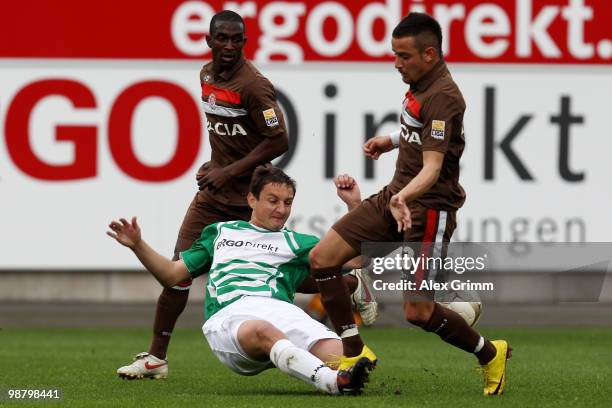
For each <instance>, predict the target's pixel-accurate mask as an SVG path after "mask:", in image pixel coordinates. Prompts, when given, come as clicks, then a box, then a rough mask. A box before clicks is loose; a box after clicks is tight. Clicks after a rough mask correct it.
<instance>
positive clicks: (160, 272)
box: [106, 217, 190, 287]
mask: <svg viewBox="0 0 612 408" xmlns="http://www.w3.org/2000/svg"><path fill="white" fill-rule="evenodd" d="M108 227H109V228H110V229H111V230H112V232H111V231H107V232H106V234H107V235H108V236H110V237H112V238H114V239H115V240H116V241H117V242H119V243H120V244H121V245H123V246H126V247H128V248H130V249H131V250H132V251H133V252H134V254H135V255H136V257H138V259H139V260H140V262H141V263H142V265H143V266H144V267H145V268H147V270H148V271H149V272H151V274H152V275H153V276H154V277H155V279H157V280H158V281H159V283H161V284H162V285H164V286H165V287H172V286H174V285H176V284H178V283H179V282H182V281H184V280H185V279H187V278H189V277H190V275H189V272H188V270H187V266H186V265H185V263H184V262H183V261H182V260H178V261H171V260H170V259H168V258H166V257H164V256H162V255H160V254H159V253H158V252H156V251H155V250H154V249H153V248H151V247H150V246H149V244H147V243H146V242H145V240H143V239H142V234H141V231H140V226H139V225H138V221H137V220H136V217H132V220H131V222H128V221H127V220H126V219H125V218H120V219H119V221H114V220H113V221H111V223H110V224H108Z"/></svg>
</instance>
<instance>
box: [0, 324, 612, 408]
mask: <svg viewBox="0 0 612 408" xmlns="http://www.w3.org/2000/svg"><path fill="white" fill-rule="evenodd" d="M362 333H363V336H364V338H365V339H366V341H367V343H368V344H369V345H370V346H371V347H372V348H373V349H374V350H375V351H376V352H377V354H378V357H379V359H380V360H379V367H378V368H377V369H376V370H375V371H374V373H373V374H372V381H371V383H370V384H369V385H368V387H367V389H366V391H365V393H364V394H363V395H362V396H361V397H331V396H326V395H322V394H319V393H318V392H316V391H315V390H314V389H313V388H311V387H309V386H308V385H306V384H303V383H302V382H300V381H298V380H296V379H293V378H290V377H287V376H285V375H283V374H282V373H281V372H279V371H277V370H268V371H267V372H265V373H263V374H260V375H258V376H255V377H241V376H238V375H236V374H234V373H233V372H231V371H230V370H228V369H226V368H225V367H223V366H222V365H221V364H220V363H219V362H218V361H217V360H216V358H215V357H214V356H213V355H212V354H211V352H210V349H209V348H208V345H207V344H206V342H205V340H204V337H203V336H202V333H201V332H200V331H199V330H197V329H180V330H177V331H176V332H175V333H174V335H173V337H174V338H173V342H172V344H171V347H170V354H169V361H170V375H169V378H168V379H167V380H161V381H153V380H140V381H128V380H121V379H119V378H118V377H117V376H116V375H115V370H116V369H117V367H118V366H120V365H123V364H124V363H127V362H128V360H129V357H130V355H132V354H136V353H137V352H140V351H143V350H144V349H146V346H147V342H148V341H149V338H150V336H149V331H148V330H145V329H129V330H128V329H99V330H93V329H12V328H4V329H2V330H0V389H3V390H4V391H3V392H6V389H7V388H29V389H32V388H34V389H36V388H37V389H41V388H45V389H46V388H60V389H61V390H62V392H63V397H62V400H61V401H59V403H58V404H57V405H58V406H59V405H61V406H79V407H80V406H104V407H106V406H121V407H128V406H134V407H142V406H150V407H156V406H159V407H170V406H203V407H210V408H213V407H214V408H230V407H283V408H289V407H291V408H294V407H296V408H300V407H308V408H319V407H360V408H364V407H394V408H396V407H444V408H454V407H462V408H463V407H481V406H482V407H494V406H495V407H496V406H502V407H606V406H608V407H609V406H612V386H611V384H612V375H611V373H612V357H611V356H612V352H611V348H610V346H611V345H612V328H605V329H595V328H564V329H544V328H538V329H532V328H529V329H518V328H507V329H484V330H483V334H484V335H486V336H487V337H489V338H506V339H508V340H509V341H510V344H511V346H512V347H513V348H514V355H513V357H512V359H511V360H510V361H509V368H508V383H507V389H506V393H505V394H504V395H503V396H501V397H489V398H486V397H483V396H482V388H481V379H480V376H479V372H478V370H477V368H476V367H477V364H476V360H475V359H474V358H473V357H472V356H470V355H467V354H465V353H464V352H462V351H460V350H457V349H454V348H453V347H450V346H448V345H446V344H444V343H443V342H442V341H440V340H439V339H438V338H437V337H436V336H435V335H432V334H428V333H424V332H421V331H419V330H415V329H407V328H374V329H369V330H362ZM3 398H5V397H3ZM3 404H6V405H7V406H9V405H10V406H24V405H22V404H25V405H30V404H29V403H24V402H23V401H21V402H16V403H15V404H12V403H10V402H7V401H6V399H4V400H2V399H1V398H0V405H3ZM33 404H34V405H36V406H41V404H44V405H46V403H41V402H37V403H33Z"/></svg>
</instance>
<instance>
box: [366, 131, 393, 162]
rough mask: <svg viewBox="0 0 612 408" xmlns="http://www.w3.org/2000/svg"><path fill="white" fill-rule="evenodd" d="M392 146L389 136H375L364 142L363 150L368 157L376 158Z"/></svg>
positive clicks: (391, 148)
mask: <svg viewBox="0 0 612 408" xmlns="http://www.w3.org/2000/svg"><path fill="white" fill-rule="evenodd" d="M393 148H394V146H393V142H392V141H391V137H390V136H375V137H373V138H371V139H368V141H367V142H365V144H364V145H363V152H364V153H365V155H366V156H367V157H369V158H370V159H373V160H378V158H379V157H380V155H381V154H383V153H386V152H388V151H391V150H393Z"/></svg>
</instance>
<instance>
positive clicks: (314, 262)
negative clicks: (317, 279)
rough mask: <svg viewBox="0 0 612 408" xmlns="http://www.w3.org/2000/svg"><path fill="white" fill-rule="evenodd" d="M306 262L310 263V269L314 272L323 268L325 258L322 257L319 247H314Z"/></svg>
mask: <svg viewBox="0 0 612 408" xmlns="http://www.w3.org/2000/svg"><path fill="white" fill-rule="evenodd" d="M308 262H309V263H310V269H311V271H312V272H313V274H314V272H315V271H317V270H320V269H321V268H325V267H326V265H325V258H324V257H323V255H322V253H321V250H320V249H319V245H317V246H315V247H314V248H313V249H312V250H311V251H310V254H308Z"/></svg>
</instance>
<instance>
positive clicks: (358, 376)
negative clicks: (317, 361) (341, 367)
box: [336, 357, 373, 395]
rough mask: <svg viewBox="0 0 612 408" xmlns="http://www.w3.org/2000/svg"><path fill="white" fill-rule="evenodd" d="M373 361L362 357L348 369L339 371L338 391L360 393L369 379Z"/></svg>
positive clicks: (348, 393)
mask: <svg viewBox="0 0 612 408" xmlns="http://www.w3.org/2000/svg"><path fill="white" fill-rule="evenodd" d="M372 369H373V364H372V362H371V361H370V360H369V359H368V358H367V357H361V358H360V359H359V360H357V362H356V363H355V364H354V365H353V366H352V367H351V368H349V369H348V370H346V371H338V376H337V380H336V381H337V384H338V392H339V393H340V394H342V395H359V394H361V391H362V390H363V387H365V383H367V382H368V381H369V374H370V371H371V370H372Z"/></svg>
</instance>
